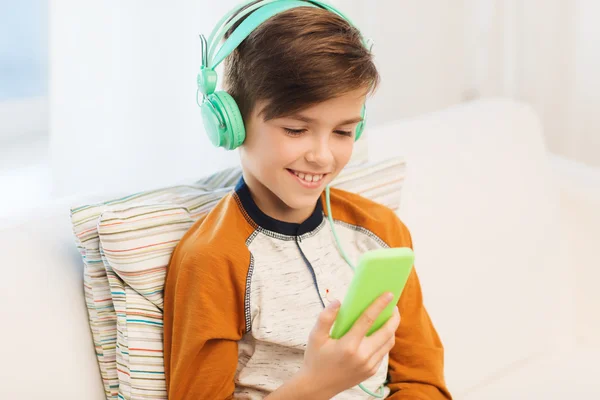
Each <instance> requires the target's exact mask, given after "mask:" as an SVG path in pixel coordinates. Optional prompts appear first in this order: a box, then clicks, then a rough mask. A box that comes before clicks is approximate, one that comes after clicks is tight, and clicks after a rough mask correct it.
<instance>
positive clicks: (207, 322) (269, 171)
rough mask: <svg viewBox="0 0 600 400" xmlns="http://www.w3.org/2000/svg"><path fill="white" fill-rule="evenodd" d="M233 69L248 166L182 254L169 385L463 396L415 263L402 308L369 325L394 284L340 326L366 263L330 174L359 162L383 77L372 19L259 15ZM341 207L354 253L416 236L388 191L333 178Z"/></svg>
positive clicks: (227, 390)
mask: <svg viewBox="0 0 600 400" xmlns="http://www.w3.org/2000/svg"><path fill="white" fill-rule="evenodd" d="M255 3H256V2H255ZM307 3H308V2H307ZM253 4H254V3H253ZM240 22H241V21H239V22H238V23H237V25H234V26H233V27H232V28H231V29H230V31H229V34H231V33H232V32H233V31H234V30H235V28H236V27H237V26H239V24H240ZM225 74H226V80H225V86H226V88H227V91H228V93H229V94H230V95H231V96H232V97H233V98H234V99H235V102H236V103H237V105H238V107H239V109H240V112H241V115H242V117H243V123H244V126H245V132H246V135H245V140H244V142H243V145H242V146H241V147H240V161H241V165H242V170H243V178H242V179H241V181H240V182H239V184H238V185H237V187H236V189H235V191H234V192H233V193H231V194H230V195H228V196H227V197H225V198H224V199H223V200H222V201H221V202H220V203H219V204H218V205H217V206H216V207H215V208H214V209H213V210H212V211H211V212H210V213H209V215H207V216H206V217H205V218H204V219H203V220H201V221H198V222H197V223H196V224H195V225H194V226H193V227H192V228H191V229H190V230H189V232H187V233H186V235H185V236H184V238H183V239H182V240H181V242H180V244H179V245H178V247H177V249H176V251H175V252H174V254H173V258H172V260H171V264H170V266H169V269H168V274H167V281H166V286H165V302H164V324H165V325H164V354H165V373H166V377H167V386H168V395H169V399H170V400H180V399H226V398H227V399H228V398H233V397H235V398H243V399H260V398H267V399H270V400H277V399H330V398H335V399H365V398H371V397H369V395H368V394H366V391H363V390H361V389H360V388H358V387H356V385H358V384H359V383H363V386H364V387H366V388H368V389H369V390H370V391H373V392H377V389H378V388H383V395H384V396H386V395H389V398H391V399H407V400H408V399H422V400H425V399H432V400H437V399H450V398H451V396H450V394H449V392H448V390H447V388H446V386H445V383H444V378H443V348H442V344H441V342H440V340H439V338H438V335H437V333H436V331H435V329H434V327H433V325H432V323H431V321H430V319H429V317H428V314H427V312H426V310H425V309H424V307H423V303H422V298H421V289H420V285H419V281H418V278H417V275H416V273H415V272H414V269H413V272H412V273H411V276H410V278H409V280H408V282H407V284H406V286H405V289H404V291H403V294H402V296H401V298H400V301H399V302H398V306H397V311H399V313H398V312H396V313H395V315H394V316H393V317H392V318H391V319H390V320H388V322H387V323H386V324H385V325H384V326H383V327H382V328H381V329H379V330H378V331H377V332H376V333H375V334H373V335H371V336H369V337H366V336H365V334H366V332H367V331H368V329H369V327H370V325H371V324H372V323H373V321H374V320H375V318H376V317H377V316H378V314H379V312H381V310H383V308H384V307H385V305H386V304H387V302H389V301H390V299H389V298H388V297H386V295H384V296H382V297H381V298H380V299H378V300H377V301H376V302H375V303H373V305H372V306H371V307H370V308H369V309H368V310H367V311H366V312H365V313H364V314H363V316H362V317H361V318H360V319H359V321H357V323H356V324H355V325H354V326H353V328H352V329H351V331H350V332H349V333H348V334H346V335H345V336H344V337H343V338H341V339H340V340H333V339H331V338H330V337H329V331H330V328H331V326H332V324H333V322H334V320H335V316H336V312H337V310H338V308H339V304H340V303H339V301H338V300H336V299H337V298H339V299H342V298H343V296H344V293H345V291H346V289H347V287H348V285H349V283H350V281H351V279H352V274H353V271H352V270H351V269H350V268H349V267H348V265H347V264H346V263H345V261H344V259H343V258H342V256H341V255H340V254H339V253H338V251H337V248H336V244H335V241H334V238H333V234H332V231H331V227H330V226H329V225H328V224H327V223H326V219H325V217H324V207H323V202H324V200H323V190H324V188H325V186H326V185H327V184H329V183H330V182H331V181H332V180H333V179H334V178H335V177H336V176H337V174H338V173H339V172H340V171H341V170H342V168H344V166H345V165H346V164H347V163H348V161H349V159H350V156H351V154H352V149H353V145H354V136H355V132H356V129H357V126H358V125H359V124H360V122H361V121H362V116H361V115H362V109H363V105H364V102H365V98H366V96H367V95H368V94H370V93H371V92H373V90H374V89H375V88H376V86H377V84H378V81H379V76H378V73H377V70H376V68H375V66H374V64H373V61H372V55H371V54H370V51H369V50H368V49H366V48H365V46H364V45H363V44H362V42H361V36H360V33H359V32H358V31H357V30H356V29H355V28H354V27H352V26H351V25H349V23H348V22H347V21H346V20H344V19H343V18H341V17H339V16H338V15H337V14H335V13H333V12H331V11H329V10H326V9H322V8H318V7H295V8H291V9H289V10H287V11H283V12H281V13H278V14H276V15H274V16H272V17H271V18H269V19H268V20H267V21H265V22H263V23H262V24H261V25H260V26H258V27H257V28H256V29H254V30H253V31H252V32H251V33H250V34H249V35H248V36H247V37H246V38H245V39H244V40H243V41H242V42H241V43H240V44H239V46H238V47H237V48H236V49H235V51H234V52H233V53H231V55H230V56H228V58H227V59H226V64H225ZM331 207H332V216H333V218H334V219H335V221H336V225H337V227H336V230H337V231H338V234H339V236H340V241H341V244H342V246H343V247H344V249H345V250H346V252H347V253H348V254H349V256H350V257H351V258H354V259H356V258H357V257H358V256H359V255H360V254H361V253H363V252H365V251H367V250H371V249H376V248H380V247H388V246H389V247H412V243H411V239H410V234H409V232H408V230H407V229H406V227H405V226H404V225H403V224H402V223H401V222H400V221H399V220H398V218H397V217H396V216H395V214H394V213H393V212H392V211H391V210H389V209H387V208H386V207H383V206H381V205H378V204H375V203H374V202H371V201H369V200H366V199H364V198H362V197H360V196H358V195H354V194H350V193H347V192H344V191H341V190H332V191H331ZM400 315H401V316H402V323H401V324H399V322H400ZM386 382H387V384H386Z"/></svg>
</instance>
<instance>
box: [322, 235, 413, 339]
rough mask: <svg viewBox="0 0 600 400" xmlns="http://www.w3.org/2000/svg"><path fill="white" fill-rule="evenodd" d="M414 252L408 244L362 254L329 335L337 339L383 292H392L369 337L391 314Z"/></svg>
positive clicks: (404, 281)
mask: <svg viewBox="0 0 600 400" xmlns="http://www.w3.org/2000/svg"><path fill="white" fill-rule="evenodd" d="M414 258H415V256H414V253H413V251H412V250H411V249H410V248H408V247H396V248H391V249H389V248H385V249H378V250H371V251H367V252H366V253H363V254H362V255H361V257H360V259H359V261H358V267H357V268H356V271H355V273H354V277H353V278H352V282H350V287H349V288H348V292H347V293H346V297H345V298H344V301H343V302H342V305H341V307H340V309H339V311H338V315H337V317H336V320H335V323H334V325H333V328H332V330H331V337H332V338H333V339H339V338H341V337H342V336H344V335H345V334H346V333H347V332H348V331H349V330H350V328H351V327H352V325H354V323H355V322H356V320H357V319H358V318H359V317H360V316H361V315H362V313H363V312H364V311H365V310H366V309H367V308H368V307H369V306H370V305H371V304H372V303H373V302H374V301H375V300H376V299H377V298H378V297H379V296H381V295H382V294H384V293H386V292H391V293H393V294H394V300H392V301H391V302H390V303H389V304H388V305H387V307H386V308H385V309H384V310H383V311H382V312H381V314H379V317H377V319H376V320H375V323H374V324H373V326H372V327H371V329H370V330H369V331H368V333H367V336H370V335H371V334H372V333H373V332H375V331H376V330H377V329H379V328H381V326H382V325H383V324H385V323H386V321H387V320H388V319H389V318H390V317H391V316H392V313H393V312H394V307H396V304H397V303H398V300H399V299H400V295H401V294H402V290H404V285H406V281H407V280H408V277H409V275H410V271H411V269H412V267H413V264H414Z"/></svg>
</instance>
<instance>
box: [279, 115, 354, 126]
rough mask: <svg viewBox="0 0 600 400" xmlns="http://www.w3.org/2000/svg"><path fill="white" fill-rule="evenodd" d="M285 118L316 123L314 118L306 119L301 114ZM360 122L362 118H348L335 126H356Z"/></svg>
mask: <svg viewBox="0 0 600 400" xmlns="http://www.w3.org/2000/svg"><path fill="white" fill-rule="evenodd" d="M285 118H289V119H296V120H298V121H302V122H306V123H308V124H310V123H313V122H315V121H316V120H315V119H314V118H310V117H307V116H305V115H301V114H293V115H289V116H287V117H285ZM362 120H363V119H362V117H356V118H350V119H347V120H344V121H340V122H338V123H337V124H336V126H340V125H350V124H356V123H358V122H361V121H362Z"/></svg>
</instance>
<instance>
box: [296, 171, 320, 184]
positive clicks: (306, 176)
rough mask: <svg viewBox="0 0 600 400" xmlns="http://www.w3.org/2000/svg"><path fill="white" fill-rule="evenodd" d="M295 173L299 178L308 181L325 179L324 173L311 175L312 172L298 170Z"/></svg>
mask: <svg viewBox="0 0 600 400" xmlns="http://www.w3.org/2000/svg"><path fill="white" fill-rule="evenodd" d="M294 175H296V176H297V177H298V178H300V179H302V180H304V181H306V182H319V181H320V180H321V179H323V175H322V174H321V175H311V174H305V173H303V172H296V171H294Z"/></svg>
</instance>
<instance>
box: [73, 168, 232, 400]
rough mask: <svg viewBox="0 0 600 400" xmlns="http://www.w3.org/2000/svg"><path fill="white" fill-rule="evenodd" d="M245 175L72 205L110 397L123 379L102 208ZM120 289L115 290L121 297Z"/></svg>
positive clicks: (164, 199)
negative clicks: (101, 240)
mask: <svg viewBox="0 0 600 400" xmlns="http://www.w3.org/2000/svg"><path fill="white" fill-rule="evenodd" d="M240 176H241V171H240V169H239V168H230V169H226V170H223V171H220V172H218V173H216V174H213V175H210V176H208V177H206V178H204V179H202V180H200V181H198V182H196V183H194V184H192V185H179V186H173V187H167V188H161V189H157V190H151V191H145V192H140V193H136V194H133V195H130V196H127V197H123V198H119V199H114V200H109V201H105V202H101V203H97V204H91V205H84V206H80V207H75V208H72V209H71V223H72V226H73V232H74V234H75V242H76V245H77V248H78V250H79V252H80V254H81V256H82V258H83V265H84V269H83V271H84V272H83V280H84V293H85V301H86V306H87V310H88V317H89V322H90V329H91V332H92V339H93V342H94V347H95V350H96V355H97V357H98V363H99V367H100V374H101V376H102V381H103V384H104V390H105V393H106V397H107V399H116V398H117V396H118V388H119V380H118V376H117V374H118V370H117V363H116V351H117V349H116V342H117V314H116V313H115V309H114V303H113V294H112V293H111V286H110V285H109V281H108V277H109V275H108V274H110V273H111V272H108V274H107V270H106V269H105V266H104V263H103V262H102V254H101V251H100V246H99V240H98V230H97V223H98V218H99V217H100V215H101V214H102V212H104V211H106V210H109V209H111V208H115V207H116V208H120V209H123V208H127V207H131V206H133V205H137V206H139V205H143V204H157V203H159V204H161V203H162V204H168V203H171V202H177V201H178V199H181V198H184V197H186V196H189V194H190V192H194V191H201V192H210V191H213V190H216V189H219V188H230V189H231V188H233V186H234V185H235V184H236V183H237V181H238V180H239V178H240ZM119 295H120V293H115V294H114V296H116V297H118V296H119Z"/></svg>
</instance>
